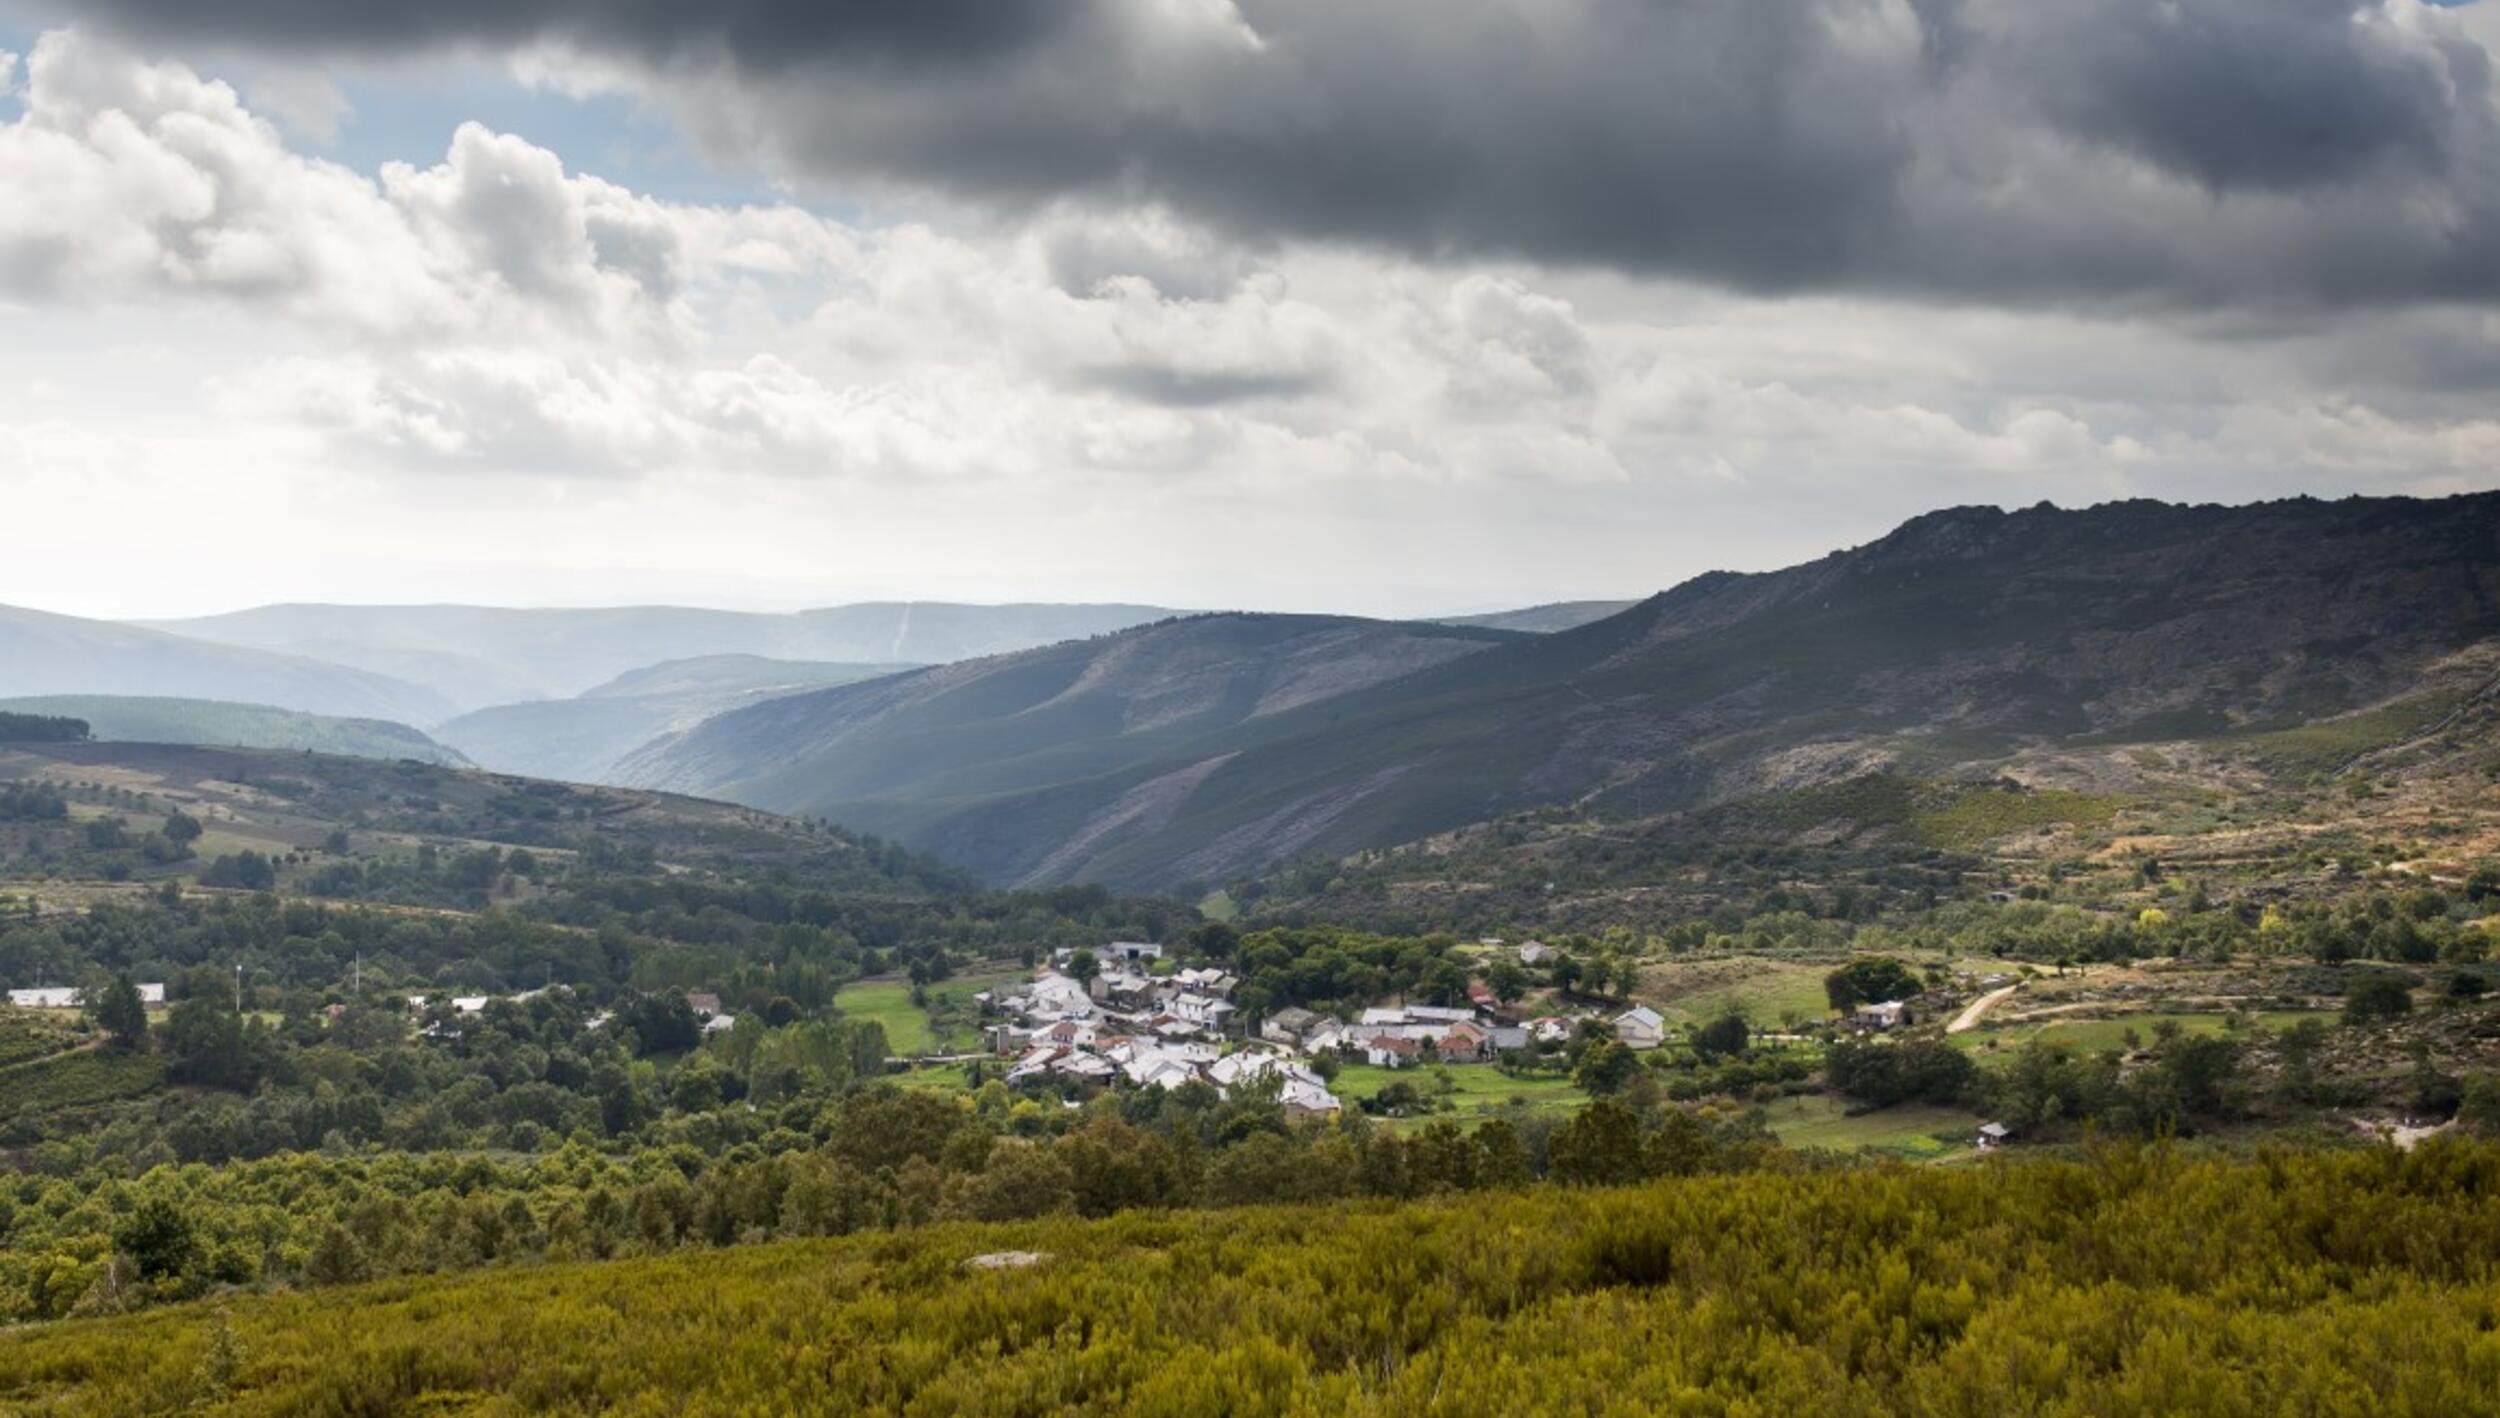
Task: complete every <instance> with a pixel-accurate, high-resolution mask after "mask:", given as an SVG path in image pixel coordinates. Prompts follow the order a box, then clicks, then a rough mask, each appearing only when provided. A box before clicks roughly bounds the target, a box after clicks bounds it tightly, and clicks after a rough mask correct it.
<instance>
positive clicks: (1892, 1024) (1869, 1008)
mask: <svg viewBox="0 0 2500 1418" xmlns="http://www.w3.org/2000/svg"><path fill="white" fill-rule="evenodd" d="M1851 1017H1852V1018H1853V1019H1855V1020H1856V1021H1857V1024H1858V1027H1860V1028H1862V1029H1898V1028H1900V1027H1901V1026H1902V1025H1904V1024H1908V1023H1910V1022H1911V1019H1910V1004H1909V1001H1907V1000H1897V999H1896V1000H1886V1001H1885V1002H1883V1003H1882V1004H1862V1005H1860V1006H1858V1012H1857V1013H1856V1014H1855V1015H1853V1016H1851Z"/></svg>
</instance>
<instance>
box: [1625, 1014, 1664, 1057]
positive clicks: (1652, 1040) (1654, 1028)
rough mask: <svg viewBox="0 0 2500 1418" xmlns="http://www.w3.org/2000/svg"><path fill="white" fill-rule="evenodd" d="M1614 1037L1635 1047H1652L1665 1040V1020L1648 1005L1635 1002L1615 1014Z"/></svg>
mask: <svg viewBox="0 0 2500 1418" xmlns="http://www.w3.org/2000/svg"><path fill="white" fill-rule="evenodd" d="M1615 1037H1616V1038H1617V1039H1620V1040H1622V1041H1623V1042H1624V1043H1625V1044H1627V1045H1629V1046H1631V1047H1632V1048H1635V1049H1654V1048H1657V1047H1658V1046H1659V1045H1660V1044H1663V1043H1665V1042H1666V1041H1667V1021H1666V1020H1665V1019H1663V1018H1661V1017H1660V1016H1659V1013H1658V1011H1656V1010H1654V1009H1651V1008H1650V1007H1649V1006H1648V1005H1645V1004H1636V1005H1634V1006H1632V1007H1631V1008H1630V1009H1627V1010H1625V1011H1624V1012H1623V1013H1621V1014H1618V1015H1616V1016H1615Z"/></svg>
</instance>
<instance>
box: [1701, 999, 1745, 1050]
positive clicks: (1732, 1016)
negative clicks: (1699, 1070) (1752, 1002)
mask: <svg viewBox="0 0 2500 1418" xmlns="http://www.w3.org/2000/svg"><path fill="white" fill-rule="evenodd" d="M1752 1037H1753V1033H1752V1030H1751V1029H1750V1028H1749V1027H1748V1026H1747V1025H1746V1023H1745V1016H1743V1015H1742V1014H1739V1013H1737V1012H1736V1011H1735V1010H1732V1009H1731V1010H1729V1011H1728V1012H1727V1013H1725V1014H1722V1015H1720V1016H1719V1017H1718V1018H1716V1019H1713V1020H1711V1021H1710V1022H1709V1023H1707V1024H1705V1025H1703V1026H1701V1027H1700V1028H1699V1029H1696V1030H1694V1031H1693V1052H1695V1053H1697V1054H1700V1055H1701V1056H1702V1057H1703V1058H1705V1059H1717V1058H1734V1057H1735V1056H1737V1055H1738V1054H1741V1053H1743V1052H1745V1046H1746V1044H1748V1043H1749V1042H1751V1040H1752Z"/></svg>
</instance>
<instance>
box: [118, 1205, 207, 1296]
mask: <svg viewBox="0 0 2500 1418" xmlns="http://www.w3.org/2000/svg"><path fill="white" fill-rule="evenodd" d="M113 1246H114V1248H115V1249H116V1250H119V1251H120V1252H121V1253H122V1254H123V1255H126V1256H128V1257H130V1260H131V1263H132V1264H133V1265H136V1266H138V1267H139V1278H140V1279H142V1280H158V1279H162V1278H163V1277H165V1276H168V1275H180V1274H181V1273H182V1272H183V1271H184V1270H185V1269H187V1268H188V1267H189V1266H190V1264H191V1261H192V1258H193V1257H194V1256H196V1255H198V1254H199V1249H200V1243H199V1238H198V1237H197V1236H195V1235H193V1234H192V1231H191V1218H190V1217H189V1216H186V1215H184V1214H183V1211H182V1208H181V1207H179V1206H176V1205H174V1203H173V1202H172V1201H170V1200H168V1199H167V1198H165V1197H161V1196H151V1197H148V1198H146V1199H145V1200H143V1201H141V1202H140V1203H139V1205H138V1208H137V1209H136V1210H134V1211H132V1212H131V1213H130V1216H129V1219H127V1220H125V1221H124V1222H122V1224H121V1226H120V1227H119V1228H117V1229H116V1230H115V1231H114V1232H113Z"/></svg>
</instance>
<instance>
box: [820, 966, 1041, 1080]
mask: <svg viewBox="0 0 2500 1418" xmlns="http://www.w3.org/2000/svg"><path fill="white" fill-rule="evenodd" d="M1018 974H1019V972H1017V971H1015V970H1013V969H991V970H983V971H978V972H973V973H966V974H962V975H958V976H956V977H955V978H953V979H951V980H945V981H941V982H939V983H937V984H934V985H931V986H929V987H928V988H927V989H926V990H925V991H923V993H924V994H925V995H926V996H927V998H928V1001H929V1004H928V1007H925V1008H924V1007H922V1006H920V1005H916V1004H913V1003H912V1000H911V982H910V981H908V980H875V981H865V982H862V983H860V984H856V985H850V986H847V987H845V988H844V989H843V990H842V991H841V992H840V993H838V994H836V995H835V996H834V997H833V1003H834V1007H835V1008H836V1009H839V1010H841V1011H842V1012H843V1013H844V1014H846V1015H848V1016H850V1017H851V1018H853V1019H873V1020H876V1021H877V1022H878V1023H880V1024H882V1025H884V1026H885V1046H886V1050H887V1052H889V1053H891V1054H893V1055H894V1056H895V1057H897V1058H908V1057H911V1056H913V1055H916V1054H953V1053H962V1052H964V1051H966V1050H969V1049H977V1048H979V1047H980V1046H981V1031H980V1028H979V1026H978V1025H977V1024H976V1023H975V1022H974V1020H973V1010H972V997H973V996H974V995H976V994H979V993H980V992H981V991H983V990H986V989H990V988H993V987H994V986H997V985H999V984H1002V983H1005V982H1007V981H1009V980H1013V979H1016V978H1017V977H1018ZM933 1013H935V1014H937V1015H939V1016H941V1017H942V1020H943V1025H942V1027H941V1023H940V1022H939V1020H933V1019H932V1017H931V1016H932V1014H933Z"/></svg>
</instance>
